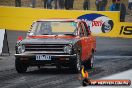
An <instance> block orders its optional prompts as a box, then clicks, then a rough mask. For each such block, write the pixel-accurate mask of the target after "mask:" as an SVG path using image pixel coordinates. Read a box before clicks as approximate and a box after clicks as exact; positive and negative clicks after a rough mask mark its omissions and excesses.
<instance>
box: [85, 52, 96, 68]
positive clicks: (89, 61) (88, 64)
mask: <svg viewBox="0 0 132 88" xmlns="http://www.w3.org/2000/svg"><path fill="white" fill-rule="evenodd" d="M93 61H94V53H92V55H91V56H90V58H89V59H88V60H87V61H86V63H85V65H84V66H85V68H86V69H92V68H93V67H94V65H93Z"/></svg>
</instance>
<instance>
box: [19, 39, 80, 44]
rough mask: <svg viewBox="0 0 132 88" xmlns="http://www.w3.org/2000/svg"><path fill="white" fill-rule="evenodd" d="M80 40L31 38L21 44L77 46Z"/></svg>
mask: <svg viewBox="0 0 132 88" xmlns="http://www.w3.org/2000/svg"><path fill="white" fill-rule="evenodd" d="M78 40H79V39H78V38H71V39H67V38H30V39H24V40H22V41H21V42H20V43H21V44H75V43H76V42H77V41H78Z"/></svg>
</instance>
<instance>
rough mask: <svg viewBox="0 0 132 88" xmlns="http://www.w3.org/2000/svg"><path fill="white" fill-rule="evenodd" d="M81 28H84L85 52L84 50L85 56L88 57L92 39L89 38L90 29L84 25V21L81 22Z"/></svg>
mask: <svg viewBox="0 0 132 88" xmlns="http://www.w3.org/2000/svg"><path fill="white" fill-rule="evenodd" d="M82 28H83V30H84V32H85V33H84V34H85V35H84V39H85V48H86V49H85V52H86V58H85V59H88V58H89V57H90V56H91V52H92V39H91V34H90V31H89V29H88V27H87V25H86V23H85V22H82Z"/></svg>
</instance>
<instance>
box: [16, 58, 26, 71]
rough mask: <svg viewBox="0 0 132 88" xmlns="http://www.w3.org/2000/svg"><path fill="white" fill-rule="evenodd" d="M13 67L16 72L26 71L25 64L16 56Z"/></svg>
mask: <svg viewBox="0 0 132 88" xmlns="http://www.w3.org/2000/svg"><path fill="white" fill-rule="evenodd" d="M15 68H16V71H17V72H18V73H25V72H26V71H27V65H25V64H23V63H22V62H21V61H20V59H18V58H16V60H15Z"/></svg>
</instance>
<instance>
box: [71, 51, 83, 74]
mask: <svg viewBox="0 0 132 88" xmlns="http://www.w3.org/2000/svg"><path fill="white" fill-rule="evenodd" d="M70 70H71V71H72V72H74V73H79V72H80V70H81V59H80V54H79V53H77V55H76V59H75V60H73V61H72V63H71V65H70Z"/></svg>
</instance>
